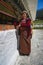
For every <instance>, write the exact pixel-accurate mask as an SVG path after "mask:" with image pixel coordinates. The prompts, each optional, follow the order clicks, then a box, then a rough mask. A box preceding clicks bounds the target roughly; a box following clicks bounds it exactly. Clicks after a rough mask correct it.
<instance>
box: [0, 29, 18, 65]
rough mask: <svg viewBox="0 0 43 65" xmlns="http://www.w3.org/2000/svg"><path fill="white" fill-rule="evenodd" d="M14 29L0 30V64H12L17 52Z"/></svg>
mask: <svg viewBox="0 0 43 65" xmlns="http://www.w3.org/2000/svg"><path fill="white" fill-rule="evenodd" d="M15 32H16V30H8V31H7V30H6V31H0V65H14V63H15V61H16V59H17V56H18V55H19V54H18V51H17V38H16V33H15Z"/></svg>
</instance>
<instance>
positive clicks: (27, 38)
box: [16, 11, 32, 55]
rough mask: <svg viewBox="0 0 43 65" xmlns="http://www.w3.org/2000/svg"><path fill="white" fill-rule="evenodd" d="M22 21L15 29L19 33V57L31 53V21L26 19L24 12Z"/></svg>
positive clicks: (24, 12)
mask: <svg viewBox="0 0 43 65" xmlns="http://www.w3.org/2000/svg"><path fill="white" fill-rule="evenodd" d="M21 17H22V19H21V21H20V23H19V25H18V26H16V28H17V29H19V31H20V39H19V53H20V55H29V54H30V52H31V38H32V28H31V19H30V18H27V13H26V11H23V12H22V15H21Z"/></svg>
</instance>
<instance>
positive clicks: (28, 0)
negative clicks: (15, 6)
mask: <svg viewBox="0 0 43 65" xmlns="http://www.w3.org/2000/svg"><path fill="white" fill-rule="evenodd" d="M22 2H23V4H24V6H25V9H26V10H27V12H28V14H29V15H30V14H31V17H32V19H33V20H35V18H36V11H37V2H38V0H22Z"/></svg>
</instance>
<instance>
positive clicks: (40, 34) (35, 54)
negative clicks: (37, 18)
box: [15, 30, 43, 65]
mask: <svg viewBox="0 0 43 65" xmlns="http://www.w3.org/2000/svg"><path fill="white" fill-rule="evenodd" d="M15 65H43V30H33V37H32V42H31V54H30V56H29V57H28V56H20V55H19V56H18V58H17V61H16V64H15Z"/></svg>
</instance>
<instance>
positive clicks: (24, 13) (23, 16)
mask: <svg viewBox="0 0 43 65" xmlns="http://www.w3.org/2000/svg"><path fill="white" fill-rule="evenodd" d="M21 17H22V18H23V19H26V18H27V12H26V11H23V12H22V14H21Z"/></svg>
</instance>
